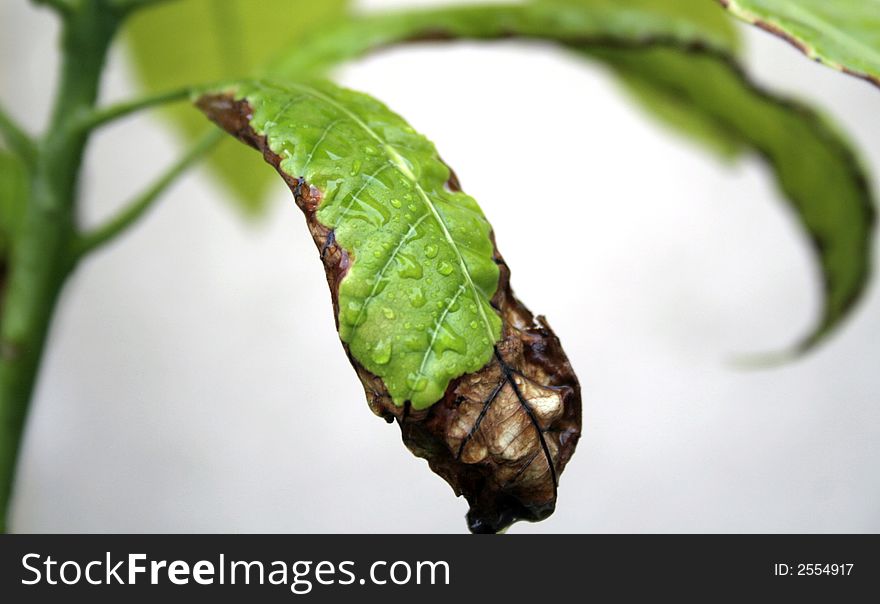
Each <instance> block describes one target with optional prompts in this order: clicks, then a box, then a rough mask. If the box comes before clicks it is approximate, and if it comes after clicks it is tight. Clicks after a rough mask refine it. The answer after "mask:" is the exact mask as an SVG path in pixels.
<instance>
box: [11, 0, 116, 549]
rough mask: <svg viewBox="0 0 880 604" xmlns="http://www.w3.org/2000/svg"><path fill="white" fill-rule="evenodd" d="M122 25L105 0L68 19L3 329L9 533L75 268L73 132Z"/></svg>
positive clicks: (77, 137)
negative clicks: (47, 346) (62, 302)
mask: <svg viewBox="0 0 880 604" xmlns="http://www.w3.org/2000/svg"><path fill="white" fill-rule="evenodd" d="M56 4H62V3H56ZM63 4H65V6H66V5H67V3H63ZM121 18H122V15H121V14H120V13H119V12H117V11H113V10H108V8H107V6H105V3H104V2H103V1H102V0H82V1H81V2H79V3H77V4H76V5H70V10H68V11H67V12H66V13H65V14H64V28H63V31H62V52H63V60H62V68H61V82H60V84H59V86H58V94H57V96H56V101H55V107H54V109H53V113H52V118H51V120H50V125H49V128H48V130H47V132H46V134H45V135H44V137H43V138H42V140H41V141H40V142H39V144H38V146H37V153H36V162H35V166H34V171H33V175H32V178H31V187H30V198H29V199H28V203H27V209H26V212H25V216H24V220H23V224H22V228H21V231H20V232H19V234H18V235H17V236H16V238H15V241H14V242H13V249H12V254H11V257H10V260H11V267H10V268H11V270H10V275H9V284H8V288H7V291H6V296H5V299H4V304H3V320H2V325H0V530H2V531H3V532H5V531H6V530H7V528H8V522H9V519H8V511H9V501H10V497H11V494H12V486H13V483H14V478H15V468H16V463H17V459H18V452H19V449H20V445H21V440H22V432H23V430H24V426H25V419H26V417H27V412H28V406H29V402H30V400H31V395H32V393H33V389H34V384H35V382H36V377H37V372H38V369H39V366H40V359H41V356H42V351H43V346H44V343H45V339H46V335H47V333H48V331H49V325H50V322H51V319H52V314H53V311H54V308H55V303H56V301H57V299H58V295H59V293H60V292H61V288H62V286H63V284H64V281H65V279H66V278H67V276H68V275H69V274H70V273H71V271H72V270H73V268H74V266H75V260H74V257H73V255H72V254H71V242H72V239H73V236H74V233H75V221H74V206H75V201H76V189H77V176H78V174H79V169H80V165H81V163H82V156H83V150H84V148H85V145H86V143H87V141H88V132H86V131H82V130H79V129H77V128H74V127H72V125H73V124H72V121H73V120H74V116H77V115H81V114H83V113H84V112H89V111H91V109H92V107H93V106H94V103H95V99H96V97H97V94H98V85H99V82H100V77H101V71H102V69H103V66H104V59H105V56H106V53H107V48H108V46H109V44H110V41H111V40H112V38H113V35H114V33H115V32H116V30H117V28H118V27H119V24H120V21H121Z"/></svg>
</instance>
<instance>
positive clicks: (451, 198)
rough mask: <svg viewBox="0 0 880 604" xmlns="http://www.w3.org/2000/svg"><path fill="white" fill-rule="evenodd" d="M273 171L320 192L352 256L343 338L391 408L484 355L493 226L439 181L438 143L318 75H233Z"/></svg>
mask: <svg viewBox="0 0 880 604" xmlns="http://www.w3.org/2000/svg"><path fill="white" fill-rule="evenodd" d="M234 94H235V95H236V97H237V98H238V99H245V100H247V102H248V104H249V105H250V106H251V107H252V109H253V116H252V118H251V120H250V125H251V127H252V128H253V129H254V131H256V132H257V134H259V135H262V136H265V137H266V140H267V142H268V145H269V148H270V149H272V151H273V152H274V153H276V154H278V155H279V156H280V157H281V158H282V159H281V163H280V168H281V169H282V170H283V172H284V173H285V174H287V175H289V176H291V177H295V178H304V179H305V181H306V182H308V183H309V184H310V185H311V186H313V187H316V188H317V189H318V190H319V191H320V192H321V196H322V197H321V203H320V205H319V206H318V211H317V218H318V221H319V222H320V223H321V224H323V225H325V226H326V227H328V228H330V229H332V230H333V232H334V237H335V241H336V242H337V244H338V245H340V246H342V248H343V249H345V250H346V251H347V253H348V254H349V256H350V257H351V258H352V264H351V266H350V268H349V271H348V274H347V275H346V276H345V278H344V279H343V280H342V282H341V284H340V286H339V317H338V319H339V335H340V337H341V338H342V340H343V341H344V342H346V343H347V344H348V347H349V350H350V351H351V354H352V355H353V356H354V357H355V359H357V360H358V362H360V363H361V365H363V366H364V367H366V368H367V369H368V370H369V371H370V372H372V373H373V374H375V375H377V376H379V377H381V378H382V380H383V381H384V383H385V385H386V387H387V389H388V392H389V394H390V395H391V397H392V399H393V400H394V403H395V404H396V405H402V404H403V403H404V402H405V401H411V402H412V405H413V407H414V408H415V409H424V408H426V407H428V406H430V405H431V404H433V403H434V402H436V401H437V400H439V399H440V398H441V397H442V396H443V393H444V392H445V391H446V387H447V386H448V385H449V382H450V381H451V380H452V379H454V378H456V377H458V376H460V375H463V374H465V373H470V372H473V371H477V370H478V369H480V368H481V367H483V365H485V364H486V363H487V362H488V361H489V359H490V358H491V357H492V352H493V346H494V344H495V342H496V341H498V339H499V338H500V337H501V319H500V318H499V316H498V314H497V312H496V311H495V310H494V309H493V308H492V306H491V304H490V300H491V298H492V296H493V295H494V293H495V290H496V289H497V287H498V276H499V271H498V266H497V265H496V264H495V262H494V260H493V249H494V247H493V244H492V241H491V239H490V230H491V229H490V227H489V223H488V222H487V221H486V219H485V217H484V216H483V213H482V212H481V210H480V208H479V206H478V205H477V203H476V202H475V201H474V200H473V198H471V197H469V196H467V195H465V194H464V193H461V192H453V191H450V190H449V189H448V188H447V187H446V183H447V181H448V180H449V176H450V172H449V168H447V167H446V165H445V164H444V163H443V162H442V161H440V158H439V157H438V155H437V151H436V149H435V148H434V145H433V144H431V143H430V142H429V141H428V140H427V139H425V138H424V137H422V136H420V135H419V134H417V133H416V132H414V131H413V129H412V128H411V127H410V126H409V125H408V124H407V123H406V122H405V121H403V119H401V118H400V117H399V116H397V115H396V114H394V113H392V112H391V111H390V110H389V109H388V108H387V107H385V106H384V105H382V104H381V103H379V102H378V101H376V100H374V99H373V98H371V97H369V96H367V95H365V94H360V93H356V92H353V91H350V90H344V89H342V88H339V87H337V86H334V85H332V84H330V83H326V82H316V83H310V84H302V83H289V84H287V85H285V86H276V85H272V84H268V83H245V84H240V85H238V86H237V87H236V89H235V90H234Z"/></svg>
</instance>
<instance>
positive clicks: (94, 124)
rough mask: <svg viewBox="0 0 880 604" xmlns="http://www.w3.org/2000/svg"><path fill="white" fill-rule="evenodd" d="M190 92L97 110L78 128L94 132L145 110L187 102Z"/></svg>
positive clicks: (127, 102)
mask: <svg viewBox="0 0 880 604" xmlns="http://www.w3.org/2000/svg"><path fill="white" fill-rule="evenodd" d="M190 92H191V89H190V88H180V89H178V90H170V91H167V92H162V93H159V94H155V95H150V96H146V97H143V98H139V99H133V100H131V101H125V102H122V103H118V104H116V105H111V106H109V107H104V108H102V109H96V110H94V111H91V112H89V113H88V114H86V115H85V116H83V117H82V118H81V119H80V120H79V121H78V123H77V127H78V128H81V129H83V130H94V129H95V128H98V127H100V126H103V125H105V124H107V123H109V122H112V121H115V120H118V119H120V118H123V117H126V116H127V115H131V114H132V113H135V112H138V111H141V110H143V109H149V108H150V107H155V106H157V105H165V104H168V103H173V102H175V101H182V100H185V99H186V98H187V97H188V96H189V95H190Z"/></svg>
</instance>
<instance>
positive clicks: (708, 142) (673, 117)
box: [535, 0, 743, 159]
mask: <svg viewBox="0 0 880 604" xmlns="http://www.w3.org/2000/svg"><path fill="white" fill-rule="evenodd" d="M535 1H536V2H538V3H541V4H546V5H556V6H565V5H568V6H579V7H581V8H584V9H591V8H595V7H608V6H615V7H618V8H621V7H623V8H629V9H636V10H639V11H641V12H644V13H646V14H651V15H660V16H665V17H668V18H671V19H675V20H684V21H687V22H688V23H691V24H692V26H693V27H694V28H697V29H699V31H700V32H702V34H703V35H709V34H711V36H712V38H713V43H714V45H715V46H716V47H718V48H724V49H725V50H727V51H728V52H730V53H736V52H737V50H738V49H739V46H740V42H739V36H738V32H737V30H736V27H735V26H734V23H733V22H732V20H731V19H729V18H727V16H726V15H725V14H724V13H723V11H719V10H718V7H717V6H715V5H714V4H712V3H711V2H695V1H694V0H535ZM612 67H614V65H612ZM660 68H661V69H662V68H663V67H662V66H661V67H660ZM612 73H613V74H614V75H615V76H616V77H617V79H618V81H619V82H620V84H621V85H622V87H623V89H624V90H625V91H626V92H627V93H629V95H630V97H631V98H632V99H633V100H634V101H635V102H637V103H638V104H639V105H641V106H642V108H643V109H644V110H645V111H647V112H648V113H649V114H651V115H652V116H653V117H655V118H657V119H658V120H659V121H660V122H662V123H664V124H666V125H667V126H670V127H671V128H672V130H673V131H676V132H679V133H681V134H684V135H686V136H688V137H690V138H691V139H693V140H694V141H696V142H698V143H701V144H703V145H705V146H707V147H708V148H709V149H710V150H712V151H715V152H717V153H718V154H719V155H721V156H722V157H724V158H728V159H729V158H733V157H734V156H736V155H738V154H739V153H740V152H741V151H743V148H742V145H741V144H740V142H739V141H738V140H736V139H735V138H734V137H731V136H730V135H729V133H728V132H727V131H725V130H723V129H720V128H718V127H717V124H715V123H714V121H713V120H711V119H707V116H706V115H705V114H703V113H701V112H699V111H693V110H691V109H690V108H687V107H683V106H682V104H681V103H679V102H678V99H675V98H670V96H669V94H668V92H667V91H666V90H663V89H657V88H656V87H655V86H654V83H653V81H652V80H651V79H650V78H642V77H640V75H639V74H638V73H633V72H627V71H621V70H618V69H616V68H615V69H612ZM688 79H691V80H692V79H693V78H692V77H690V74H688Z"/></svg>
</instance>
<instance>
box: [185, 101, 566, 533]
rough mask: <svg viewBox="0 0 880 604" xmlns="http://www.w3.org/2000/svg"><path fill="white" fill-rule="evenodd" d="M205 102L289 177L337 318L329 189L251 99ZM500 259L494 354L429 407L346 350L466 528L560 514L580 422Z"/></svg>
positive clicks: (555, 361) (553, 340) (550, 344)
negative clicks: (286, 164) (417, 405)
mask: <svg viewBox="0 0 880 604" xmlns="http://www.w3.org/2000/svg"><path fill="white" fill-rule="evenodd" d="M198 106H199V107H200V108H201V109H202V110H203V111H204V112H205V113H206V114H207V115H208V117H210V118H211V119H212V120H213V121H214V122H216V123H217V124H218V125H220V126H221V127H222V128H224V129H225V130H226V131H228V132H229V133H231V134H233V135H234V136H236V137H237V138H238V139H240V140H241V141H243V142H245V143H247V144H249V145H251V146H252V147H254V148H256V149H258V150H259V151H261V152H262V153H263V157H264V158H265V159H266V161H267V162H268V163H270V164H271V165H273V166H275V168H276V169H277V170H278V171H279V173H280V174H281V176H282V177H283V178H284V180H285V182H287V184H288V186H289V187H290V189H291V191H292V192H293V195H294V198H295V200H296V203H297V205H298V206H299V208H300V209H301V210H302V211H303V213H304V214H305V216H306V221H307V223H308V227H309V231H310V232H311V234H312V237H313V239H314V241H315V244H316V246H317V247H318V250H319V251H320V255H321V259H322V261H323V263H324V269H325V271H326V274H327V282H328V284H329V286H330V292H331V296H332V299H333V309H334V316H335V317H337V325H338V310H339V309H338V291H339V283H340V282H341V281H342V279H343V278H344V277H345V275H346V273H347V271H348V267H349V266H350V262H351V260H350V257H349V254H348V253H347V252H346V250H344V249H342V248H341V247H340V246H339V245H338V244H337V243H336V241H335V238H334V236H333V231H332V230H330V229H328V228H327V227H326V226H325V225H323V224H321V223H320V222H319V221H318V220H317V217H316V210H317V206H318V203H319V201H320V198H321V192H320V191H318V190H317V189H315V188H314V187H312V186H310V185H309V184H308V183H306V182H305V181H304V180H303V179H302V178H299V177H296V176H293V175H289V174H285V173H284V172H283V171H282V170H281V169H280V160H281V158H280V157H279V156H278V155H276V154H275V153H273V152H272V151H271V149H269V147H268V144H267V142H266V140H265V138H264V137H262V136H259V135H258V134H257V133H256V132H254V131H253V129H251V127H250V119H251V115H252V112H251V108H250V107H249V106H248V104H247V103H246V102H245V101H236V100H234V99H233V98H231V97H229V96H225V95H210V96H204V97H202V98H201V99H200V100H199V101H198ZM450 173H451V176H450V179H449V182H448V184H447V186H448V187H449V188H450V189H453V190H458V189H459V184H458V180H457V179H456V177H455V175H454V173H452V172H451V170H450ZM493 243H494V240H493ZM494 260H495V262H496V264H497V265H498V267H499V269H500V277H499V283H498V290H497V291H496V293H495V295H494V297H493V298H492V305H493V307H494V308H495V309H496V310H497V311H498V312H499V314H500V316H501V318H502V320H503V331H502V338H501V340H500V341H499V342H498V343H497V344H496V346H495V355H494V357H493V358H492V360H491V361H490V362H489V363H488V364H487V365H485V366H484V367H483V368H482V369H480V370H479V371H477V372H474V373H470V374H467V375H464V376H461V377H460V378H458V379H456V380H454V381H453V382H451V383H450V385H449V387H448V388H447V389H446V392H445V394H444V396H443V398H442V399H441V400H440V401H438V402H437V403H435V404H434V405H432V406H431V407H429V408H428V409H425V410H422V411H419V412H415V411H412V409H411V407H410V406H409V405H404V406H403V407H398V406H396V405H395V404H394V403H393V402H392V400H391V397H390V396H389V394H388V391H387V390H386V388H385V385H384V383H383V382H382V380H381V379H380V378H378V377H377V376H375V375H373V374H371V373H370V372H369V371H367V370H366V369H365V368H364V367H363V366H361V365H360V364H359V363H358V362H357V361H356V360H355V359H354V358H353V357H352V356H351V354H348V357H349V360H350V361H351V363H352V366H353V367H354V368H355V370H356V371H357V374H358V377H359V378H360V380H361V383H362V384H363V386H364V391H365V393H366V395H367V401H368V403H369V406H370V408H371V409H372V411H373V412H374V413H375V414H376V415H378V416H380V417H383V418H385V419H386V420H387V421H388V422H392V421H397V423H398V425H399V426H400V429H401V434H402V437H403V441H404V444H406V446H407V447H408V448H409V449H410V451H412V452H413V453H414V454H415V455H417V456H419V457H422V458H424V459H426V460H427V461H428V464H429V465H430V467H431V469H432V470H433V471H434V472H435V473H437V474H439V475H440V476H441V477H443V479H445V480H446V481H447V482H448V483H449V484H450V486H452V488H453V490H454V491H455V494H456V495H459V496H464V497H465V498H466V499H467V501H468V503H469V504H470V511H469V512H468V514H467V521H468V528H469V529H470V530H471V531H472V532H475V533H495V532H498V531H500V530H503V529H504V528H506V527H508V526H509V525H511V524H512V523H514V522H516V521H518V520H530V521H537V520H542V519H544V518H546V517H547V516H549V515H550V514H552V513H553V510H554V509H555V506H556V495H557V487H558V481H559V475H560V474H561V473H562V470H563V469H564V468H565V465H566V463H568V460H569V459H570V458H571V456H572V454H573V453H574V450H575V446H576V445H577V441H578V438H579V437H580V429H581V395H580V386H579V384H578V381H577V377H576V376H575V374H574V371H573V370H572V368H571V365H570V364H569V362H568V359H567V357H566V356H565V353H564V352H563V350H562V347H561V345H560V343H559V339H558V338H557V337H556V335H555V334H554V333H553V331H552V330H551V329H550V327H549V325H547V322H546V320H545V319H544V318H543V317H540V316H539V317H537V318H536V317H534V316H533V315H532V313H531V312H529V310H528V309H527V308H526V307H525V306H524V305H523V304H522V303H521V302H520V301H519V300H517V299H516V297H515V296H514V295H513V291H512V290H511V288H510V270H509V268H508V266H507V264H506V263H505V262H504V259H503V258H502V257H501V255H500V254H499V253H498V250H497V247H496V248H495V253H494ZM343 346H345V344H344V343H343ZM346 353H348V349H347V347H346Z"/></svg>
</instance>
